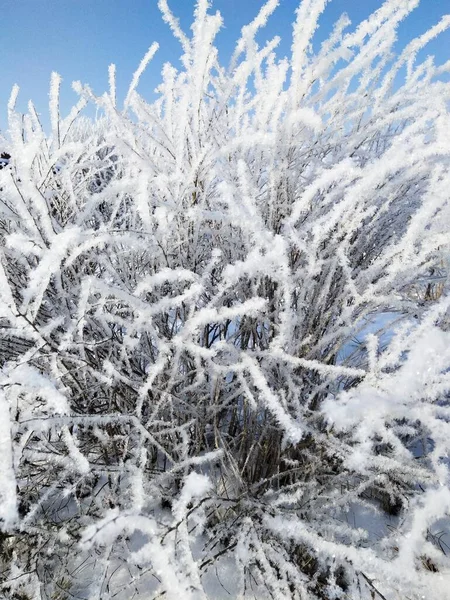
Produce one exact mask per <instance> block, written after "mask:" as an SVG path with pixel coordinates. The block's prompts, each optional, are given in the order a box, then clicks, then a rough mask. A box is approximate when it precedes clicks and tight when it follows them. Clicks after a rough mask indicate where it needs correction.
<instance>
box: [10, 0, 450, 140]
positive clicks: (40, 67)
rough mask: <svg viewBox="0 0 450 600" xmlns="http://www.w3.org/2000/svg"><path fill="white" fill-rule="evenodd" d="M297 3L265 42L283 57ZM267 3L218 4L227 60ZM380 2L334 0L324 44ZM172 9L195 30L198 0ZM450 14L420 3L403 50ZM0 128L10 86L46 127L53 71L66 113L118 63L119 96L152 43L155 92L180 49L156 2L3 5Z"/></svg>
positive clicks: (439, 4) (150, 85) (148, 77)
mask: <svg viewBox="0 0 450 600" xmlns="http://www.w3.org/2000/svg"><path fill="white" fill-rule="evenodd" d="M298 2H299V0H280V6H279V8H278V9H277V11H276V13H275V14H274V15H273V16H272V18H271V20H270V23H269V25H268V27H267V29H266V31H267V36H273V35H275V34H278V35H281V37H282V38H283V42H282V44H281V46H280V50H279V52H280V54H281V55H286V54H288V53H289V47H290V34H291V27H290V24H291V22H292V20H293V18H294V11H295V8H296V7H297V5H298ZM262 3H263V0H214V1H213V8H215V9H218V10H220V12H221V13H222V16H223V17H224V21H225V24H224V25H225V26H224V28H223V30H222V31H221V32H220V34H219V37H218V45H219V50H220V53H221V56H222V57H223V58H224V59H227V58H228V57H229V55H230V53H231V49H232V47H233V41H234V40H235V39H236V38H237V36H238V34H239V31H240V28H241V27H242V25H244V24H245V23H247V22H248V21H250V20H251V19H252V18H253V17H254V16H255V14H256V13H257V11H258V9H259V7H260V6H261V5H262ZM381 4H382V1H381V0H332V1H331V3H330V5H329V7H328V8H327V10H326V12H325V14H324V15H323V17H322V20H321V27H320V29H319V31H318V34H317V40H318V41H320V40H321V39H323V37H325V35H326V33H327V32H328V31H329V30H330V27H331V24H332V23H333V22H334V21H335V20H336V19H337V18H338V17H339V15H340V14H341V13H342V12H347V13H348V14H349V16H350V18H351V19H352V22H353V23H354V24H355V23H357V22H358V21H360V20H361V19H362V18H364V17H366V16H367V15H368V14H369V13H370V12H372V11H373V10H375V9H377V8H378V7H379V6H381ZM169 5H170V6H171V8H172V10H173V11H174V12H175V13H176V15H177V16H178V17H179V18H180V21H181V24H182V25H183V26H184V28H185V29H188V28H189V25H190V20H191V16H192V11H193V7H194V1H193V0H169ZM446 12H449V13H450V0H422V2H421V5H420V7H419V8H418V9H417V10H416V11H414V13H413V14H412V15H410V16H409V17H408V19H407V20H405V21H404V23H403V25H402V28H401V31H400V41H399V43H400V44H403V43H404V42H406V41H407V40H408V39H410V38H411V37H413V36H415V35H418V34H419V33H421V32H423V31H425V30H426V29H427V27H428V26H430V25H432V24H434V23H436V22H437V21H438V20H439V18H440V17H441V16H442V15H443V14H445V13H446ZM0 35H1V69H0V129H5V127H6V104H7V100H8V97H9V94H10V90H11V87H12V85H13V84H14V83H17V84H18V85H19V86H20V88H21V91H20V96H19V102H18V106H19V108H20V109H21V110H25V109H26V103H27V101H28V100H29V99H30V98H31V99H32V100H33V101H34V103H35V105H36V107H37V110H38V112H39V113H41V114H42V116H43V122H44V123H46V122H47V121H48V119H47V112H48V110H47V100H48V84H49V79H50V73H51V71H53V70H55V71H57V72H58V73H60V74H61V75H62V77H63V85H62V90H61V93H62V95H61V97H62V108H63V111H64V110H68V109H69V108H70V106H71V105H72V103H73V102H74V101H75V100H76V95H75V94H74V92H72V90H71V82H72V81H73V80H81V81H82V82H83V83H88V84H90V85H91V87H92V88H93V90H94V92H96V93H99V94H100V93H102V92H103V91H104V90H105V89H106V87H107V77H108V75H107V70H108V65H109V64H110V63H112V62H114V63H115V64H116V65H117V78H118V93H119V99H120V96H121V97H122V98H123V96H124V93H125V89H126V86H127V84H128V82H129V81H130V78H131V76H132V73H133V72H134V70H135V69H136V66H137V65H138V64H139V62H140V60H141V58H142V56H143V55H144V53H145V51H146V50H147V48H148V47H149V46H150V44H151V43H152V42H153V41H157V42H159V44H160V50H159V51H158V54H157V56H156V57H155V59H154V61H153V62H152V64H151V65H150V67H149V69H148V71H147V73H146V74H145V75H144V76H143V78H142V80H141V84H140V87H139V91H140V92H141V93H142V94H143V95H144V96H145V95H146V94H147V95H148V94H151V92H152V91H153V89H154V88H155V86H156V85H157V84H158V81H159V72H160V70H161V66H162V64H163V63H164V62H166V61H170V62H173V63H174V64H177V61H178V58H179V56H180V53H181V52H180V48H179V46H178V44H177V42H176V41H175V40H173V38H172V35H171V33H170V30H169V28H168V26H167V25H166V24H164V23H163V22H162V20H161V17H160V13H159V11H158V8H157V0H0ZM426 53H427V54H429V53H431V54H435V55H436V56H437V57H438V58H439V59H440V60H441V61H442V62H443V61H444V60H446V59H448V58H450V34H449V32H446V33H445V34H444V35H442V36H441V37H440V38H439V39H438V40H435V41H434V42H433V43H432V44H430V45H429V47H428V49H427V52H426Z"/></svg>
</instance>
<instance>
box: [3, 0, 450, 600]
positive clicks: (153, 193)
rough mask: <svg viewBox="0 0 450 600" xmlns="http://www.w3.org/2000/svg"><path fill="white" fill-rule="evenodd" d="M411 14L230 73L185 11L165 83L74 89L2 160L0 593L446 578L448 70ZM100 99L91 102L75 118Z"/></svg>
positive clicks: (265, 56) (250, 32) (309, 594)
mask: <svg viewBox="0 0 450 600" xmlns="http://www.w3.org/2000/svg"><path fill="white" fill-rule="evenodd" d="M417 3H418V1H416V0H388V1H387V2H385V3H384V4H383V5H382V7H381V8H380V9H379V10H378V11H377V12H375V13H374V14H373V15H372V16H371V17H370V18H369V19H368V20H366V21H364V22H363V23H361V24H360V25H358V26H357V27H356V28H355V29H353V30H350V32H348V33H347V31H349V26H350V23H349V22H348V19H347V18H346V17H345V16H343V17H342V18H341V19H340V20H339V21H338V22H337V23H336V25H335V28H334V30H333V32H332V34H331V35H330V37H329V38H328V40H327V41H326V42H324V43H323V44H322V46H321V48H320V50H319V51H318V52H317V54H312V52H311V51H310V43H311V39H312V36H313V35H314V32H315V29H316V27H317V22H318V18H319V16H320V14H321V13H322V11H323V10H324V8H325V5H326V0H303V2H302V3H301V4H300V6H299V8H298V10H297V13H296V18H295V22H294V25H293V42H292V54H291V55H290V57H289V58H287V59H281V60H280V59H278V58H277V57H276V55H275V48H276V46H277V43H278V41H279V40H278V38H276V39H274V40H269V41H268V42H267V43H266V45H265V46H264V47H259V46H258V44H257V42H256V37H255V36H256V34H257V32H258V31H259V30H260V29H261V28H262V27H263V26H264V24H265V22H266V20H267V19H268V18H269V17H270V14H271V13H272V12H273V11H274V10H275V8H276V6H277V4H278V2H277V0H269V1H268V2H266V3H265V4H264V5H263V7H262V8H261V10H260V12H259V14H258V16H257V17H256V18H255V20H254V21H253V22H252V23H250V24H249V25H247V26H246V27H244V28H243V29H242V36H241V38H240V39H239V40H238V42H237V44H236V50H235V53H234V55H233V58H232V60H231V64H230V65H229V66H228V67H226V68H225V67H222V66H221V65H220V64H219V63H218V58H217V50H216V48H215V46H214V39H215V36H216V34H217V32H218V30H219V28H220V26H221V23H222V22H221V17H220V15H219V14H209V13H208V8H209V7H208V2H207V1H206V0H199V1H198V2H197V5H196V10H195V20H194V23H193V26H192V34H190V35H188V34H186V33H184V32H182V31H181V29H180V28H179V25H178V22H177V20H176V19H175V17H174V16H173V15H172V13H171V12H170V11H169V8H168V6H167V3H166V0H160V1H159V5H160V8H161V11H162V14H163V18H164V20H165V21H166V22H167V23H168V24H169V25H170V27H171V28H172V31H173V32H174V34H175V36H176V37H177V38H178V39H179V41H180V43H181V45H182V48H183V56H182V59H181V64H182V67H181V69H179V70H177V69H176V68H175V67H174V66H172V65H169V64H167V65H166V66H165V67H164V69H163V73H162V83H161V84H160V86H159V88H158V99H157V100H156V101H155V102H153V103H152V104H149V103H147V102H146V101H145V100H144V99H143V98H142V97H140V96H139V95H138V93H137V92H136V88H137V84H138V82H139V78H140V75H141V73H142V71H143V70H144V68H146V66H147V64H148V62H149V61H150V60H151V58H152V57H153V55H154V53H155V51H156V50H157V47H156V45H154V46H152V47H151V48H150V50H149V52H148V54H147V55H146V57H145V58H144V60H143V61H142V63H141V65H140V66H139V68H138V70H137V71H136V73H135V75H134V76H133V79H132V83H131V86H130V89H129V91H128V94H127V96H126V99H125V103H124V106H123V108H119V107H118V105H117V101H116V91H115V69H114V66H111V67H110V89H109V92H108V93H106V94H104V95H103V96H101V97H95V96H94V95H93V93H92V91H91V90H90V89H89V87H87V86H84V85H82V84H80V83H76V84H74V88H75V90H76V91H77V92H78V93H79V95H80V101H79V103H78V105H77V106H76V107H75V108H74V109H73V111H72V112H71V113H70V115H69V116H68V117H67V118H61V117H60V114H59V102H58V93H59V86H60V79H59V76H57V75H56V74H54V75H53V76H52V83H51V93H50V115H51V134H50V135H46V134H45V133H44V131H43V129H42V127H41V125H40V123H39V119H38V117H37V114H36V111H35V109H34V107H33V105H31V104H30V107H29V112H28V114H26V115H19V114H18V113H16V112H15V99H16V96H17V91H18V90H17V89H15V90H14V91H13V94H12V96H11V99H10V102H9V133H8V137H7V138H5V139H4V140H2V147H1V148H0V150H1V151H2V152H5V153H6V154H8V155H9V156H10V159H8V161H4V164H3V165H2V169H1V170H0V232H1V233H0V235H1V265H0V307H1V308H0V361H1V362H0V368H1V371H0V386H1V387H0V390H1V391H0V478H1V482H0V483H1V485H0V518H1V524H2V533H1V534H0V547H1V551H0V558H1V566H0V569H1V586H2V587H1V588H0V589H1V590H2V591H1V592H0V593H1V594H3V597H4V598H8V599H9V598H14V599H15V600H25V599H31V598H36V599H38V598H39V599H40V598H52V599H53V600H55V599H59V600H62V599H63V598H64V599H65V598H84V599H87V600H94V599H102V600H105V599H108V598H109V599H112V598H117V599H119V598H131V597H136V598H139V597H142V598H146V599H147V598H158V597H166V598H170V599H172V598H173V599H188V598H213V599H214V598H220V597H230V595H231V597H244V598H246V597H257V598H263V597H272V598H278V599H284V598H293V599H302V600H309V599H314V598H315V599H323V600H329V599H332V598H352V599H359V598H361V599H373V598H389V599H391V598H392V599H393V598H399V599H400V598H402V599H403V598H409V599H413V598H414V599H418V598H424V597H426V598H430V599H442V598H445V597H446V594H447V593H448V576H449V571H450V563H449V556H448V555H449V547H448V546H449V545H450V536H449V511H450V489H449V482H450V480H449V469H448V466H449V465H448V453H449V449H450V426H449V418H450V406H449V395H448V394H449V388H450V378H449V373H450V371H449V367H450V333H449V332H448V321H447V316H448V306H449V303H450V299H449V296H448V294H447V291H446V287H445V274H446V261H447V257H448V251H449V239H450V238H449V223H450V211H449V189H450V188H449V175H448V168H449V164H450V161H449V156H450V138H449V135H448V132H449V130H450V118H449V111H448V107H449V100H450V85H449V83H448V81H447V82H446V78H445V77H446V74H447V73H448V71H449V70H450V63H446V64H445V65H443V66H436V65H435V63H434V60H433V58H432V57H430V58H427V59H426V60H425V61H424V62H423V63H420V64H417V63H416V61H415V59H416V55H417V53H418V51H419V50H421V49H422V48H423V47H424V46H425V45H426V44H427V42H428V41H429V40H431V39H432V38H433V37H435V36H436V35H438V34H439V33H440V32H442V31H443V30H444V29H446V28H447V27H448V26H449V25H450V19H449V18H444V19H443V20H442V21H441V22H440V23H439V24H438V25H436V27H434V28H433V29H431V30H430V31H429V32H428V33H426V34H424V35H423V36H422V37H420V38H418V39H416V40H414V41H412V42H411V43H410V44H409V45H408V46H407V47H406V48H405V49H404V51H403V52H402V53H401V54H399V55H397V56H396V55H394V54H393V53H392V52H391V51H392V47H393V44H394V42H395V40H396V29H397V27H398V25H399V24H400V22H401V21H402V20H403V18H404V17H405V16H406V15H407V14H408V13H409V12H410V11H411V10H412V9H413V8H415V6H416V5H417ZM87 103H93V104H94V105H96V106H97V107H98V108H99V109H100V110H101V111H102V114H103V116H102V117H101V118H100V119H98V120H97V121H96V122H92V121H90V120H88V119H86V118H85V117H83V116H82V110H83V108H84V106H85V105H86V104H87Z"/></svg>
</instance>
